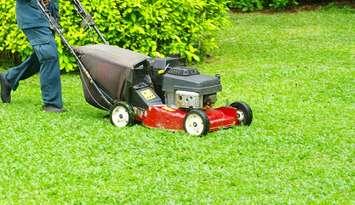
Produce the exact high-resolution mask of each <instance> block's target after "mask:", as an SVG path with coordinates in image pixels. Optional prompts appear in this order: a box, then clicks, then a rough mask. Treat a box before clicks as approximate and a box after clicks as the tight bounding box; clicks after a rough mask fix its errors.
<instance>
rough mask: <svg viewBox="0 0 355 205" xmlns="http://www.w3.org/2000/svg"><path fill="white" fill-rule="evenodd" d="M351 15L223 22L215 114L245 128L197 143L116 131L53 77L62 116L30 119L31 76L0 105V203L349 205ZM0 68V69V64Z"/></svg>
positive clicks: (70, 81)
mask: <svg viewBox="0 0 355 205" xmlns="http://www.w3.org/2000/svg"><path fill="white" fill-rule="evenodd" d="M354 22H355V11H354V10H353V9H350V8H335V7H329V8H323V9H321V10H316V11H304V12H298V13H276V14H262V13H251V14H232V15H231V24H230V25H228V26H226V28H224V29H223V31H222V32H221V33H220V34H219V35H218V37H217V39H218V41H219V42H220V48H219V49H216V50H215V51H214V52H213V57H212V58H211V59H207V60H206V62H205V63H203V64H201V65H198V67H199V68H200V70H201V71H202V72H204V73H208V74H211V75H213V74H215V73H219V74H221V76H222V82H223V86H224V87H223V91H222V92H221V93H220V94H219V96H218V97H219V100H218V103H217V104H218V105H225V104H229V103H231V102H233V101H235V100H242V101H245V102H248V103H249V104H250V105H251V107H252V108H253V112H254V119H255V120H254V122H253V124H252V126H251V127H235V128H232V129H226V130H221V131H219V132H214V133H210V134H208V135H207V136H206V137H203V138H198V137H191V136H188V135H186V134H185V133H183V132H177V133H172V132H168V131H164V130H155V129H148V128H144V127H143V126H141V125H136V126H133V127H130V128H125V129H117V128H115V127H113V126H111V124H110V123H109V120H108V119H107V118H105V115H106V114H107V113H105V112H103V111H100V110H97V109H95V108H93V107H91V106H89V105H88V104H87V103H86V102H85V100H84V98H83V94H82V88H81V82H80V79H79V76H77V75H74V74H68V75H63V77H62V83H63V93H64V100H65V106H66V108H67V109H68V110H69V111H68V112H67V113H65V114H60V115H56V114H46V113H43V112H42V111H41V109H40V108H41V100H40V91H39V83H38V77H34V78H32V79H30V80H27V81H24V82H23V83H22V84H21V86H20V87H19V89H18V91H16V92H14V93H13V102H12V104H10V105H3V104H0V116H1V118H0V204H63V203H69V204H125V203H128V204H309V203H312V204H353V203H354V200H355V197H354V175H355V170H354V145H355V141H354V137H355V131H354V125H355V89H354V86H355V81H354V79H355V23H354ZM2 67H3V68H4V64H3V65H2Z"/></svg>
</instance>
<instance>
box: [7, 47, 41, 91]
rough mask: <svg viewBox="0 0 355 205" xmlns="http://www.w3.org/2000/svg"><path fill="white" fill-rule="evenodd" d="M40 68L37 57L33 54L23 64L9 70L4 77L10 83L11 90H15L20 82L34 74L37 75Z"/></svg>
mask: <svg viewBox="0 0 355 205" xmlns="http://www.w3.org/2000/svg"><path fill="white" fill-rule="evenodd" d="M39 68H40V65H39V62H38V59H37V56H36V54H35V53H32V55H31V56H30V57H29V58H27V59H26V60H25V61H24V62H23V63H21V64H20V65H18V66H15V67H13V68H11V69H9V70H8V71H7V72H6V73H5V75H4V77H5V79H6V80H7V81H8V82H9V83H10V85H11V89H12V90H16V89H17V87H18V86H19V82H20V80H25V79H27V78H29V77H31V76H33V75H34V74H36V73H38V71H39Z"/></svg>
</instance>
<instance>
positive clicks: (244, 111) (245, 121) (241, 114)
mask: <svg viewBox="0 0 355 205" xmlns="http://www.w3.org/2000/svg"><path fill="white" fill-rule="evenodd" d="M231 106H232V107H234V108H235V109H237V119H238V121H239V123H240V124H241V125H246V126H249V125H250V124H251V122H252V121H253V111H252V110H251V108H250V106H249V105H248V104H246V103H245V102H234V103H232V104H231Z"/></svg>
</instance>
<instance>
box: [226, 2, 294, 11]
mask: <svg viewBox="0 0 355 205" xmlns="http://www.w3.org/2000/svg"><path fill="white" fill-rule="evenodd" d="M297 4H298V2H297V0H229V1H228V6H229V7H230V8H232V9H238V10H242V11H255V10H261V9H264V8H272V9H284V8H287V7H290V6H294V5H297Z"/></svg>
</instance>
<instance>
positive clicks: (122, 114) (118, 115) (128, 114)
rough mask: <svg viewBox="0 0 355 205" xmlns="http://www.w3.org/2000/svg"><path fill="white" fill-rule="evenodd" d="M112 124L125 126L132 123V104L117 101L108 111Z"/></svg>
mask: <svg viewBox="0 0 355 205" xmlns="http://www.w3.org/2000/svg"><path fill="white" fill-rule="evenodd" d="M110 120H111V123H112V125H114V126H116V127H120V128H122V127H127V126H132V125H133V124H134V112H133V108H132V106H130V105H128V104H127V103H125V102H118V103H116V105H115V106H113V109H112V110H111V113H110Z"/></svg>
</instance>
